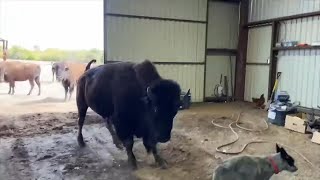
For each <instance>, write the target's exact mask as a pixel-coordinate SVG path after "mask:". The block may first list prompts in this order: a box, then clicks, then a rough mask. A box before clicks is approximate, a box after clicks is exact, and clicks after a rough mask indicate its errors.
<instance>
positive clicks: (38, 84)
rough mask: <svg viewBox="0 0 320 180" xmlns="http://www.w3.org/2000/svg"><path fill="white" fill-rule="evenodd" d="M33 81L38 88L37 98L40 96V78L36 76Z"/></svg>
mask: <svg viewBox="0 0 320 180" xmlns="http://www.w3.org/2000/svg"><path fill="white" fill-rule="evenodd" d="M34 81H35V82H36V84H37V86H38V88H39V91H38V96H40V94H41V84H40V76H37V77H36V78H35V79H34Z"/></svg>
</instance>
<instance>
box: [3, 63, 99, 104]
mask: <svg viewBox="0 0 320 180" xmlns="http://www.w3.org/2000/svg"><path fill="white" fill-rule="evenodd" d="M95 62H96V60H95V59H93V60H92V61H90V63H89V67H90V65H91V64H92V63H95ZM85 68H86V64H84V63H79V62H67V61H62V62H55V63H53V64H52V75H53V79H52V81H54V77H56V80H57V81H58V82H61V84H62V85H63V87H64V89H65V100H67V94H68V92H69V94H70V97H69V100H70V98H71V96H72V93H73V91H74V88H75V86H76V83H77V80H78V79H79V77H80V76H81V75H82V74H83V73H84V71H85ZM40 75H41V67H40V65H38V64H35V63H29V62H21V61H2V62H0V83H1V82H7V83H9V92H8V94H11V95H13V94H14V93H15V82H16V81H29V83H30V86H31V87H30V91H29V93H28V95H30V94H31V93H32V90H33V88H34V83H36V84H37V86H38V88H39V91H38V95H40V94H41V82H40Z"/></svg>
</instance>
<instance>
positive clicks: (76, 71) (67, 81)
mask: <svg viewBox="0 0 320 180" xmlns="http://www.w3.org/2000/svg"><path fill="white" fill-rule="evenodd" d="M96 62H97V61H96V60H95V59H93V60H91V61H90V62H89V63H88V64H87V65H86V64H84V63H75V62H67V63H65V65H64V70H63V72H62V73H61V83H62V86H63V87H64V90H65V97H64V100H65V101H66V100H67V95H68V92H69V100H70V99H71V96H72V93H73V91H74V88H75V87H76V85H77V81H78V79H79V77H80V76H81V75H82V74H83V73H84V72H85V70H86V69H90V66H91V64H92V63H96Z"/></svg>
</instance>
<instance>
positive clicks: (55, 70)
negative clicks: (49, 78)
mask: <svg viewBox="0 0 320 180" xmlns="http://www.w3.org/2000/svg"><path fill="white" fill-rule="evenodd" d="M64 70H65V65H64V64H63V63H53V65H52V74H53V76H54V74H56V81H58V82H60V81H61V79H62V77H61V76H62V73H63V71H64Z"/></svg>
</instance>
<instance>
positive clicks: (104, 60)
mask: <svg viewBox="0 0 320 180" xmlns="http://www.w3.org/2000/svg"><path fill="white" fill-rule="evenodd" d="M107 4H108V0H103V62H104V64H106V63H107V59H108V57H107V51H108V36H107V35H108V34H107V32H108V29H107V23H108V22H107V16H105V14H106V13H107Z"/></svg>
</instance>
